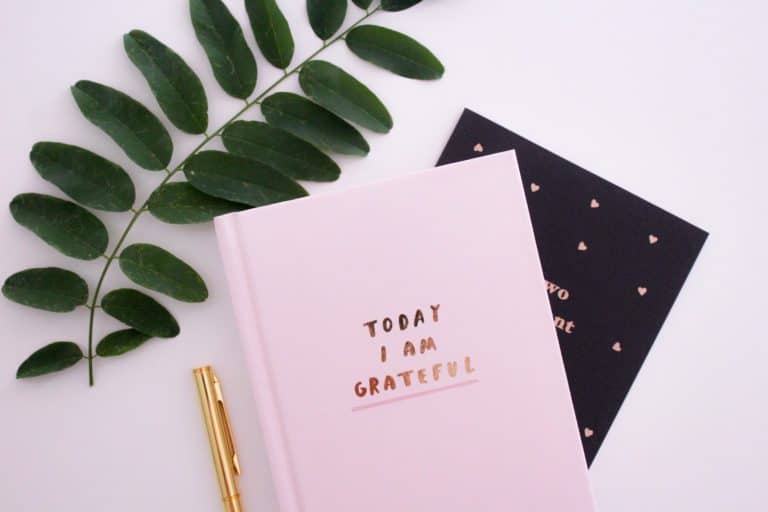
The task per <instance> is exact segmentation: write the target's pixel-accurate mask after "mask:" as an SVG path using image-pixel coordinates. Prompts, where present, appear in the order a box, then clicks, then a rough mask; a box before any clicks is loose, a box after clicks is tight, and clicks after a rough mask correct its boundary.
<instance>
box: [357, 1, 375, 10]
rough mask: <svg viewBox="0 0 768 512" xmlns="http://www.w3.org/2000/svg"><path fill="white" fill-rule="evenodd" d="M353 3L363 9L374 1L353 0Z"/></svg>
mask: <svg viewBox="0 0 768 512" xmlns="http://www.w3.org/2000/svg"><path fill="white" fill-rule="evenodd" d="M352 3H353V4H355V5H356V6H358V7H359V8H361V9H367V8H369V7H370V6H371V4H372V3H373V0H352Z"/></svg>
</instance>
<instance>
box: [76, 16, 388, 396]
mask: <svg viewBox="0 0 768 512" xmlns="http://www.w3.org/2000/svg"><path fill="white" fill-rule="evenodd" d="M380 9H381V7H380V6H377V7H376V8H374V9H372V10H371V11H369V12H367V13H366V14H365V16H363V17H362V18H360V19H359V20H357V21H356V22H355V23H353V24H352V25H350V26H349V27H347V29H346V30H344V31H343V32H341V33H340V34H339V35H337V36H336V37H334V38H333V39H329V40H328V41H323V44H322V46H321V47H320V48H318V49H317V50H316V51H315V52H313V53H312V54H311V55H310V56H309V57H307V58H306V59H304V60H303V61H301V62H300V63H299V64H297V65H296V66H294V67H293V69H291V70H290V71H287V70H284V73H283V76H281V77H280V78H278V79H277V80H276V81H275V82H274V83H272V85H270V86H269V87H267V88H266V89H264V91H262V92H261V93H260V94H259V95H258V96H256V97H255V98H254V99H253V100H251V101H248V100H245V106H243V108H241V109H240V110H239V111H238V112H237V113H235V115H233V116H232V117H230V118H229V120H228V121H227V122H226V123H224V124H223V125H221V126H220V127H219V128H218V129H217V130H216V131H215V132H213V133H211V134H210V135H209V134H208V133H206V134H205V138H204V139H203V141H202V142H200V144H198V145H197V147H195V149H193V150H192V151H191V152H190V153H189V154H188V155H187V156H186V157H184V159H183V160H182V161H181V162H180V163H179V164H178V165H177V166H176V167H174V168H173V170H171V169H170V168H166V169H165V171H166V173H167V176H166V177H165V178H163V181H161V182H160V184H159V185H158V186H157V187H155V189H154V190H153V191H152V192H151V193H150V194H149V196H148V197H147V199H146V200H145V201H144V202H143V203H142V205H141V206H140V207H138V208H135V209H131V211H132V212H133V215H132V216H131V219H130V220H129V221H128V224H127V225H126V226H125V229H124V230H123V232H122V234H121V235H120V238H119V239H118V240H117V243H116V244H115V247H114V248H113V249H112V252H111V253H110V255H109V256H107V255H104V257H105V258H106V260H107V261H106V263H104V268H103V269H102V270H101V275H100V276H99V280H98V282H97V283H96V288H95V289H94V291H93V298H92V299H91V303H90V306H88V309H89V310H90V314H89V317H88V355H87V356H85V358H86V359H88V384H89V385H90V386H93V384H94V378H93V360H94V359H95V357H96V356H95V355H94V353H93V323H94V316H95V313H96V309H97V308H98V307H99V306H98V305H97V304H96V303H97V302H98V300H99V296H100V294H101V288H102V285H103V284H104V279H105V278H106V276H107V272H109V269H110V267H111V266H112V261H114V260H115V259H117V253H118V251H120V249H121V248H122V246H123V243H124V242H125V239H126V237H127V236H128V233H130V231H131V229H132V228H133V226H134V225H135V224H136V221H137V220H138V219H139V217H140V216H141V214H142V213H144V212H146V211H148V210H149V200H150V198H151V197H152V194H154V193H155V192H156V191H157V190H158V189H160V187H162V186H163V185H165V184H166V183H168V182H169V181H170V180H171V178H173V177H174V176H175V175H176V173H178V172H179V171H181V170H183V169H184V165H185V164H186V163H187V162H188V161H189V159H190V158H192V157H193V156H194V155H196V154H197V153H198V151H200V150H201V149H203V148H204V147H205V146H207V145H208V143H209V142H211V141H212V140H213V139H215V138H216V137H218V136H219V135H220V134H221V133H222V132H223V131H224V130H225V129H227V127H229V125H231V124H232V123H234V122H235V121H237V120H238V119H239V118H240V117H241V116H242V115H243V114H245V113H246V112H247V111H248V110H249V109H250V108H251V107H253V106H254V105H258V104H259V103H261V100H262V99H264V97H265V96H266V95H267V94H269V93H270V92H272V91H273V90H274V89H275V88H276V87H277V86H279V85H280V84H282V83H283V82H284V81H285V80H287V79H288V78H289V77H290V76H292V75H294V74H296V73H298V72H299V71H301V68H302V67H303V66H304V65H305V64H307V63H308V62H309V61H311V60H312V59H314V58H315V57H317V56H318V55H319V54H320V53H322V52H323V51H324V50H326V49H327V48H328V47H330V46H331V45H333V44H334V43H336V42H338V41H340V40H342V39H344V38H345V37H346V35H347V34H348V33H349V32H350V31H351V30H352V29H353V28H355V27H357V26H358V25H360V24H361V23H362V22H364V21H365V20H367V19H368V18H370V17H371V16H373V15H374V14H376V12H377V11H379V10H380Z"/></svg>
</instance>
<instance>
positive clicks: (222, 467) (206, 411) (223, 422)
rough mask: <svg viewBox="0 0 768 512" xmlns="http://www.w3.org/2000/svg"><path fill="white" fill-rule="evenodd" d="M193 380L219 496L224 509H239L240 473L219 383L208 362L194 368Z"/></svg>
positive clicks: (232, 510)
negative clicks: (209, 447) (207, 364)
mask: <svg viewBox="0 0 768 512" xmlns="http://www.w3.org/2000/svg"><path fill="white" fill-rule="evenodd" d="M193 373H194V374H195V383H196V384H197V393H198V395H199V396H200V406H201V407H202V409H203V418H204V419H205V426H206V428H207V430H208V440H209V441H210V443H211V454H212V455H213V464H214V466H215V467H216V478H217V479H218V481H219V487H220V488H221V499H222V501H223V502H224V510H225V511H226V512H242V510H243V509H242V506H241V505H240V491H239V490H238V489H237V477H238V476H239V475H240V462H239V461H238V459H237V452H236V451H235V442H234V438H233V437H232V429H231V428H230V425H229V418H228V416H227V409H226V407H225V406H224V397H223V396H222V394H221V383H220V382H219V379H218V378H217V377H216V374H215V373H214V372H213V368H212V367H210V366H204V367H202V368H195V369H194V370H193Z"/></svg>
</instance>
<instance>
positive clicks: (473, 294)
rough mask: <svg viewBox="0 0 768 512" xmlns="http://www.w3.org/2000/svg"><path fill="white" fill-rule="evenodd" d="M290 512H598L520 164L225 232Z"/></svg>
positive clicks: (233, 217) (446, 171) (237, 302)
mask: <svg viewBox="0 0 768 512" xmlns="http://www.w3.org/2000/svg"><path fill="white" fill-rule="evenodd" d="M216 232H217V235H218V237H219V241H220V248H221V253H222V256H223V259H224V262H225V267H226V272H227V279H228V281H229V286H230V291H231V294H232V301H233V304H234V309H235V312H236V317H237V321H238V324H239V328H240V331H241V336H242V342H243V348H244V353H245V359H246V361H247V364H248V367H249V372H250V375H251V378H252V384H253V390H254V393H255V402H256V406H257V408H258V411H259V418H260V421H261V423H262V429H263V431H264V436H265V442H266V445H267V449H268V452H269V460H270V464H271V466H272V468H271V469H272V474H273V477H274V480H275V485H276V487H277V495H278V499H279V501H280V506H281V510H282V511H283V512H298V511H303V512H328V511H334V512H360V511H366V512H378V511H381V512H393V511H406V512H415V511H426V512H430V511H442V512H453V511H456V512H458V511H467V510H472V511H482V512H492V511H509V510H520V511H526V512H528V511H552V512H556V511H557V512H559V511H563V510H568V511H569V512H587V511H592V510H593V502H592V497H591V492H590V488H589V483H588V480H587V471H586V464H585V462H584V454H583V452H582V447H581V442H580V438H579V433H578V431H577V426H576V420H575V417H574V412H573V407H572V404H571V398H570V394H569V392H568V387H567V383H566V378H565V373H564V371H563V363H562V360H561V356H560V349H559V348H558V344H557V338H556V335H555V330H554V326H553V324H552V318H551V313H550V308H549V303H548V302H547V297H546V291H545V288H544V285H543V282H544V278H543V276H542V271H541V267H540V264H539V258H538V256H537V253H536V245H535V241H534V237H533V231H532V229H531V223H530V220H529V216H528V209H527V208H526V204H525V198H524V195H523V189H522V184H521V181H520V173H519V171H518V169H517V161H516V158H515V154H514V152H507V153H500V154H497V155H493V156H490V157H487V158H481V159H476V160H470V161H466V162H462V163H458V164H453V165H448V166H445V167H441V168H439V169H431V170H429V171H425V172H421V173H416V174H412V175H410V176H409V177H406V178H401V179H397V180H392V181H389V182H384V183H380V184H376V185H371V186H366V187H362V188H357V189H353V190H348V191H344V192H338V193H328V194H323V195H319V196H313V197H308V198H304V199H299V200H294V201H290V202H286V203H280V204H275V205H271V206H268V207H262V208H259V209H255V210H250V211H245V212H239V213H233V214H229V215H225V216H223V217H219V218H217V219H216Z"/></svg>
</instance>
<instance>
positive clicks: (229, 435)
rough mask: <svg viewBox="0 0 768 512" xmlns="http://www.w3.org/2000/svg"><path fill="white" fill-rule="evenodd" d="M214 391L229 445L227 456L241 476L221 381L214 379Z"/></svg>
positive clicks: (225, 437)
mask: <svg viewBox="0 0 768 512" xmlns="http://www.w3.org/2000/svg"><path fill="white" fill-rule="evenodd" d="M213 389H214V393H215V398H216V404H217V408H218V413H219V418H220V419H221V423H222V425H223V427H224V429H223V430H224V441H225V443H226V445H227V456H228V457H229V460H230V461H231V462H232V469H234V471H235V474H236V475H238V476H240V460H239V459H238V457H237V450H236V449H235V438H234V436H233V435H232V426H231V425H230V423H229V415H228V414H227V408H226V407H225V406H224V395H223V394H222V392H221V384H220V383H219V379H218V378H216V377H214V381H213Z"/></svg>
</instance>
